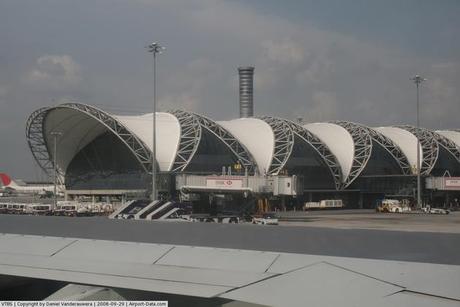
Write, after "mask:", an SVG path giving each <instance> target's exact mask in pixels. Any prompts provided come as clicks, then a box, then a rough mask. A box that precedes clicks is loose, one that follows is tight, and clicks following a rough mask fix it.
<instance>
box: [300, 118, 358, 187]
mask: <svg viewBox="0 0 460 307" xmlns="http://www.w3.org/2000/svg"><path fill="white" fill-rule="evenodd" d="M303 127H304V128H305V129H307V130H309V131H310V132H311V133H313V134H314V135H316V136H317V137H318V138H319V139H320V140H321V141H322V142H324V143H325V144H326V145H327V147H329V149H330V151H331V152H332V153H333V154H334V155H335V157H336V158H337V160H338V161H339V163H340V167H341V169H342V175H343V178H342V180H343V182H345V181H346V179H347V177H348V175H350V171H351V167H352V165H353V158H354V153H355V146H354V142H353V138H352V137H351V135H350V133H348V131H347V130H346V129H345V128H343V127H341V126H339V125H336V124H332V123H313V124H306V125H303Z"/></svg>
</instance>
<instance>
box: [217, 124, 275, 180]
mask: <svg viewBox="0 0 460 307" xmlns="http://www.w3.org/2000/svg"><path fill="white" fill-rule="evenodd" d="M217 123H218V124H219V125H221V126H222V127H224V128H225V129H227V130H228V131H229V132H230V133H231V134H233V135H234V136H235V137H236V138H237V139H238V140H239V141H240V142H241V143H242V144H243V145H244V146H245V147H246V148H247V149H248V150H249V152H250V153H251V154H252V156H253V157H254V159H255V160H256V163H257V165H258V168H259V171H260V172H261V173H266V172H268V170H269V169H270V165H271V162H272V159H273V151H274V146H275V135H274V133H273V130H272V128H271V127H270V125H268V124H267V123H266V122H265V121H263V120H261V119H257V118H239V119H234V120H230V121H219V122H217Z"/></svg>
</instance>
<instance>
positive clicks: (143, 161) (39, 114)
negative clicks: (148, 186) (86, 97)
mask: <svg viewBox="0 0 460 307" xmlns="http://www.w3.org/2000/svg"><path fill="white" fill-rule="evenodd" d="M55 109H71V110H76V111H79V112H81V113H83V114H85V115H87V116H89V117H91V118H93V119H95V120H96V121H98V122H99V123H101V124H102V125H104V126H105V127H106V128H107V129H108V130H109V131H111V132H112V133H113V134H114V135H115V136H117V137H118V138H119V139H120V140H121V141H122V142H123V143H124V144H125V145H126V146H127V147H128V149H129V150H130V151H131V152H132V153H133V155H134V156H135V158H136V159H137V160H138V161H139V163H140V165H141V167H142V168H143V169H144V171H145V172H149V171H151V169H152V162H151V159H152V152H151V151H150V149H149V148H148V147H147V146H146V145H145V144H144V143H143V142H142V141H141V140H140V139H139V138H138V137H137V136H136V135H135V134H133V133H132V132H131V131H129V130H128V129H127V128H126V127H125V126H124V125H123V124H121V123H120V122H119V121H118V120H117V119H115V118H114V117H112V116H111V115H109V114H108V113H106V112H104V111H102V110H100V109H98V108H95V107H92V106H89V105H85V104H81V103H74V102H72V103H64V104H60V105H58V106H55V107H47V108H42V109H39V110H37V111H35V112H34V113H32V115H31V116H30V117H29V119H28V121H27V125H26V137H27V142H28V144H29V147H30V150H31V151H32V155H33V156H34V158H35V160H36V161H37V163H38V165H39V166H40V167H41V168H42V169H43V170H44V171H45V172H46V173H47V174H48V175H50V171H52V170H53V167H54V165H53V161H52V159H51V155H50V151H49V150H50V148H49V147H48V144H47V143H46V138H45V135H44V133H45V130H44V128H45V127H44V125H45V119H46V116H47V115H48V114H49V112H51V111H52V110H55ZM63 173H64V171H63V170H61V172H60V175H61V176H63ZM61 176H60V177H61Z"/></svg>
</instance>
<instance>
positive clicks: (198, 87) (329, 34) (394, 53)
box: [0, 0, 460, 180]
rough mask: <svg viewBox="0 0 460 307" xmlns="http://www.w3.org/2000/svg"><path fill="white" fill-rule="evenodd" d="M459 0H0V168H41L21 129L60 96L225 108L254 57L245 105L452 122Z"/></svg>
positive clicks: (230, 112)
mask: <svg viewBox="0 0 460 307" xmlns="http://www.w3.org/2000/svg"><path fill="white" fill-rule="evenodd" d="M459 16H460V1H457V0H451V1H449V0H440V1H435V0H432V1H422V0H419V1H410V0H406V1H401V0H381V1H369V0H353V1H352V0H350V1H344V0H335V1H333V0H330V1H329V0H323V1H294V0H291V1H288V0H286V1H278V0H260V1H257V0H254V1H243V0H234V1H224V0H198V1H193V0H182V1H180V0H177V1H175V0H168V1H166V0H165V1H148V0H143V1H142V0H129V1H115V0H107V1H102V0H101V1H97V0H96V1H83V0H79V1H64V0H56V1H46V0H41V1H34V0H30V1H22V0H11V1H7V0H0V141H1V142H0V147H1V153H0V171H4V172H8V173H10V174H11V175H12V176H13V177H15V178H24V179H35V180H36V179H43V178H44V177H43V176H42V175H40V171H39V168H38V167H37V166H36V165H35V163H34V161H33V158H32V155H31V153H30V151H29V149H28V147H27V144H26V139H25V122H26V119H27V117H28V116H29V114H30V113H31V112H33V111H34V110H36V109H38V108H40V107H42V106H48V105H52V104H54V103H57V102H59V101H60V100H61V99H63V98H70V99H74V100H78V101H80V102H84V103H89V104H93V105H97V106H100V107H101V108H103V109H105V110H106V111H108V112H112V113H123V114H133V113H142V112H148V111H149V109H150V108H151V107H150V106H151V102H152V80H153V74H152V60H151V55H150V54H148V53H147V52H146V50H145V49H144V46H145V45H146V44H147V43H148V42H151V41H159V42H161V43H162V44H163V45H164V46H165V47H166V48H167V50H166V52H165V53H164V54H162V55H161V56H160V58H159V60H158V79H159V80H158V99H159V105H160V108H161V109H162V110H168V109H173V108H183V109H187V110H191V111H194V112H198V113H203V114H205V115H208V116H210V117H212V118H214V119H218V120H222V119H231V118H235V117H237V116H238V84H237V80H238V78H237V67H238V66H240V65H254V66H255V67H256V69H255V99H254V100H255V114H256V115H276V116H280V117H285V118H288V119H295V118H297V117H302V118H303V119H304V120H305V121H308V122H314V121H328V120H350V121H356V122H361V123H364V124H368V125H371V126H382V125H392V124H402V123H408V124H414V123H415V118H416V117H415V112H414V110H415V97H416V96H415V85H414V84H413V83H411V81H410V80H409V79H410V78H411V76H413V75H414V74H416V73H418V74H421V75H423V76H425V77H426V78H428V81H427V82H426V83H425V84H423V87H422V89H421V96H420V97H421V124H422V125H423V126H425V127H428V128H434V129H445V128H460V124H459V118H460V95H459V94H460V93H459V92H460V88H459V85H460V30H459V29H460V18H459Z"/></svg>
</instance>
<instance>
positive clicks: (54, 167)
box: [51, 131, 62, 209]
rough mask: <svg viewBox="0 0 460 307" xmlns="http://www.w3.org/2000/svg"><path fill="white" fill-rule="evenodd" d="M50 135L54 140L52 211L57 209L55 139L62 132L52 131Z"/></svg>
mask: <svg viewBox="0 0 460 307" xmlns="http://www.w3.org/2000/svg"><path fill="white" fill-rule="evenodd" d="M51 135H52V136H53V138H54V154H53V169H54V195H53V196H54V201H53V205H54V206H53V209H56V207H57V139H58V137H59V136H61V135H62V132H59V131H52V132H51Z"/></svg>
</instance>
